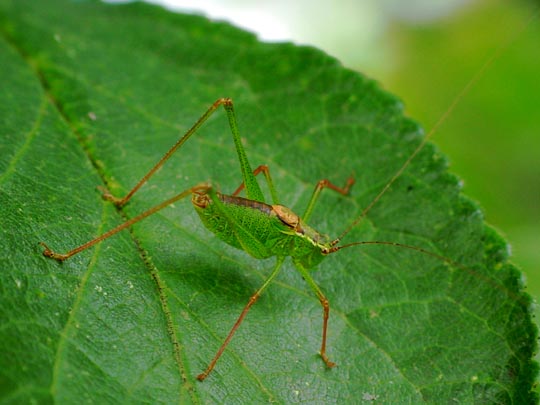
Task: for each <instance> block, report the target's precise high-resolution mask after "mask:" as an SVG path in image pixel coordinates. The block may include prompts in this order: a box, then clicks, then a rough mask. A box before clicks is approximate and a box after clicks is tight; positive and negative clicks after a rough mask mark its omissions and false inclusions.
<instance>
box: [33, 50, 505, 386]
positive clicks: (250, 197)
mask: <svg viewBox="0 0 540 405" xmlns="http://www.w3.org/2000/svg"><path fill="white" fill-rule="evenodd" d="M495 56H496V55H494V56H493V57H492V58H491V59H489V60H488V61H487V62H486V64H485V65H484V67H483V68H482V69H480V71H479V72H478V73H477V75H476V76H474V77H473V78H472V79H471V81H470V82H469V83H468V84H467V86H465V88H464V89H463V90H462V92H461V93H460V94H459V95H458V96H457V97H456V98H455V99H454V102H453V103H452V104H451V106H450V107H449V109H448V110H447V111H446V112H445V114H443V116H442V117H441V118H440V120H439V121H438V122H437V124H436V125H435V126H434V127H433V128H432V130H431V131H430V132H429V133H428V134H427V135H426V136H425V137H424V139H423V140H422V142H421V143H420V144H419V145H418V147H417V148H416V149H415V150H414V151H413V153H412V154H411V155H410V156H409V157H408V158H407V159H406V161H405V162H404V163H403V165H402V166H401V168H400V169H399V170H398V171H397V172H396V173H395V174H394V175H393V176H392V178H391V179H390V180H389V181H388V182H387V183H386V185H385V186H384V187H383V188H382V190H381V191H380V192H379V193H378V194H377V195H376V197H375V198H374V199H373V200H372V201H371V203H370V204H369V205H368V206H367V207H366V208H365V209H364V210H363V211H362V213H361V214H360V215H359V216H358V217H357V218H356V219H355V220H353V221H352V222H351V223H350V225H349V226H348V227H347V228H346V229H345V230H344V231H343V232H342V233H341V234H340V235H339V236H338V237H336V238H334V239H331V238H330V237H328V236H327V235H324V234H321V233H319V232H317V231H316V230H315V229H313V228H311V227H310V226H309V225H307V222H308V220H309V218H310V217H311V214H312V213H313V209H314V207H315V204H316V202H317V200H318V198H319V196H320V193H321V192H322V190H323V189H325V188H329V189H331V190H333V191H335V192H337V193H339V194H342V195H347V194H348V193H349V190H350V188H351V186H352V185H353V183H354V179H353V178H352V177H351V178H349V179H347V180H346V182H345V185H344V186H343V187H339V186H336V185H334V184H333V183H331V182H330V181H328V180H326V179H323V180H320V181H319V182H318V183H317V184H316V186H315V189H314V191H313V194H312V196H311V198H310V200H309V202H308V204H307V207H306V209H305V211H304V213H303V215H302V216H299V215H297V214H295V213H294V212H293V211H291V210H290V209H288V208H287V207H285V206H283V205H281V204H280V202H279V198H278V196H277V192H276V189H275V187H274V184H273V181H272V177H271V175H270V170H269V168H268V166H266V165H260V166H258V167H257V168H256V169H255V170H252V168H251V165H250V163H249V161H248V158H247V155H246V152H245V150H244V147H243V146H242V142H241V138H240V134H239V130H238V126H237V121H236V117H235V111H234V107H233V103H232V100H231V99H229V98H220V99H218V100H216V101H215V102H214V103H213V104H212V105H211V106H210V108H208V110H207V111H206V112H205V113H204V114H203V115H202V116H201V117H200V118H199V119H198V120H197V121H196V122H195V124H194V125H193V126H192V127H191V128H190V129H189V130H188V131H187V132H186V133H185V134H184V135H183V136H182V137H181V138H180V139H179V140H178V141H177V142H176V143H175V144H174V145H173V146H172V147H171V148H170V149H169V150H168V151H167V152H166V153H165V155H163V157H162V158H161V159H160V160H159V161H158V162H157V163H156V164H155V165H154V167H152V168H151V169H150V170H149V171H148V173H147V174H146V175H144V176H143V177H142V178H141V179H140V180H139V181H138V182H137V183H136V185H135V186H134V187H133V188H132V189H131V190H130V191H129V192H128V193H127V194H126V195H125V196H124V197H122V198H117V197H115V196H113V195H112V194H110V193H109V191H108V190H105V191H104V193H103V197H104V199H106V200H109V201H111V202H113V203H114V204H115V205H116V206H118V207H121V206H123V205H125V204H126V203H127V202H128V201H129V200H130V199H131V198H132V197H133V195H134V194H135V193H136V192H137V191H138V190H139V189H140V188H141V187H142V186H143V185H144V184H145V183H146V182H147V181H148V180H149V179H150V177H151V176H152V175H153V174H154V173H156V171H157V170H158V169H159V168H161V167H162V166H163V164H164V163H165V162H166V161H167V160H168V159H169V158H170V157H171V156H172V155H173V154H174V153H175V152H176V151H177V150H178V149H179V148H180V147H181V146H182V145H183V144H184V143H185V142H186V141H187V140H188V139H189V138H190V137H191V136H192V135H193V134H194V133H196V132H197V130H198V129H199V128H200V127H201V126H202V125H203V123H204V122H205V121H206V120H207V119H208V118H209V117H210V116H211V115H212V114H213V113H214V112H215V111H216V110H217V109H219V107H221V106H222V107H224V109H225V111H226V113H227V116H228V121H229V126H230V130H231V133H232V136H233V141H234V144H235V148H236V153H237V157H238V161H239V163H240V169H241V173H242V183H241V184H240V185H239V186H238V188H237V189H236V190H235V191H234V192H233V193H232V194H230V195H226V194H222V193H221V192H220V191H218V190H216V188H215V186H214V185H213V184H211V183H199V184H197V185H195V186H193V187H190V188H188V189H186V190H184V191H182V192H181V193H179V194H177V195H176V196H174V197H172V198H169V199H168V200H166V201H164V202H162V203H160V204H158V205H156V206H154V207H152V208H150V209H149V210H147V211H144V212H143V213H141V214H139V215H137V216H135V217H133V218H132V219H130V220H128V221H126V222H124V223H123V224H121V225H119V226H118V227H116V228H113V229H111V230H109V231H108V232H105V233H104V234H102V235H100V236H98V237H97V238H95V239H92V240H90V241H88V242H86V243H84V244H82V245H80V246H78V247H76V248H74V249H72V250H70V251H69V252H67V253H65V254H62V253H57V252H55V251H53V250H52V249H50V248H49V247H48V246H47V245H46V244H45V243H43V242H41V243H40V244H41V245H42V246H43V247H44V251H43V255H44V256H46V257H49V258H53V259H55V260H58V261H64V260H66V259H68V258H70V257H71V256H73V255H76V254H77V253H80V252H81V251H83V250H85V249H88V248H90V247H91V246H93V245H95V244H97V243H99V242H101V241H103V240H105V239H107V238H109V237H111V236H113V235H115V234H116V233H118V232H120V231H122V230H124V229H126V228H128V227H130V226H131V225H133V224H135V223H137V222H139V221H141V220H142V219H144V218H146V217H148V216H150V215H152V214H154V213H156V212H158V211H160V210H162V209H163V208H165V207H167V206H169V205H171V204H173V203H175V202H177V201H179V200H181V199H184V198H186V197H189V196H190V195H191V199H192V203H193V206H194V208H195V210H196V212H197V214H198V215H199V217H200V219H201V221H202V222H203V224H204V225H205V226H206V228H208V229H209V230H210V231H211V232H213V233H214V234H215V235H216V236H218V237H219V238H220V239H221V240H223V241H224V242H226V243H227V244H229V245H231V246H233V247H235V248H238V249H241V250H244V251H245V252H246V253H248V254H250V255H251V256H253V257H254V258H257V259H265V258H269V257H272V256H276V263H275V265H274V267H273V269H272V271H271V272H270V275H269V276H268V277H267V278H266V279H265V281H264V282H263V284H262V285H261V286H260V287H259V289H258V290H257V291H256V292H255V293H254V294H253V295H252V296H251V297H250V299H249V301H248V303H247V304H246V305H245V307H244V309H243V310H242V312H241V313H240V316H239V317H238V319H237V321H236V322H235V323H234V325H233V327H232V328H231V330H230V332H229V334H228V335H227V337H226V338H225V340H224V341H223V343H222V344H221V346H220V347H219V349H218V351H217V352H216V354H215V356H214V358H213V359H212V360H211V361H210V363H209V364H208V366H207V368H206V369H205V370H204V371H203V372H202V373H201V374H199V375H198V376H197V378H198V379H199V380H200V381H203V380H204V379H206V378H207V377H208V375H209V374H210V373H211V371H212V370H213V369H214V367H215V365H216V363H217V361H218V360H219V358H220V357H221V355H222V353H223V351H224V350H225V348H226V347H227V345H228V344H229V342H230V340H231V339H232V337H233V335H234V334H235V332H236V330H237V329H238V328H239V326H240V324H241V323H242V321H243V320H244V318H245V316H246V315H247V313H248V311H249V309H250V308H251V307H252V306H253V304H254V303H255V302H256V301H257V299H258V298H259V297H260V295H261V294H262V293H263V292H264V290H265V289H266V288H267V287H268V286H269V285H270V284H271V283H272V281H273V280H274V279H275V277H276V276H277V275H278V274H279V272H280V270H281V267H282V265H283V263H284V260H285V258H286V257H287V256H290V257H291V259H292V261H293V263H294V265H295V267H296V268H297V269H298V271H299V272H300V274H301V275H302V277H303V278H304V280H306V282H307V283H308V285H309V287H310V288H311V289H312V290H313V292H314V293H315V295H316V296H317V298H318V300H319V302H320V304H321V306H322V307H323V325H322V341H321V347H320V352H319V353H320V356H321V358H322V359H323V361H324V363H325V365H326V366H327V367H329V368H332V367H334V366H335V363H334V362H332V361H331V360H330V359H329V357H328V355H327V352H326V341H327V329H328V319H329V311H330V304H329V301H328V299H327V298H326V297H325V295H324V293H323V292H322V290H321V289H320V287H319V286H318V285H317V284H316V282H315V281H314V279H313V278H312V277H311V275H310V273H309V270H310V269H312V268H314V267H316V266H317V265H318V264H319V263H320V262H321V261H322V260H323V259H324V258H325V257H326V256H328V255H329V254H332V253H335V252H337V251H339V250H341V249H343V248H347V247H351V246H358V245H368V244H378V245H390V246H395V247H400V248H406V249H411V250H415V251H418V252H420V253H423V254H426V255H429V256H432V257H435V258H437V259H439V260H441V261H443V262H446V263H447V264H450V265H453V266H456V267H459V268H462V269H464V266H462V265H460V264H459V263H456V262H454V261H452V260H450V259H448V258H446V257H444V256H441V255H438V254H436V253H433V252H430V251H427V250H424V249H422V248H419V247H416V246H411V245H406V244H401V243H396V242H389V241H361V242H352V243H348V244H344V245H343V244H342V245H340V243H341V240H342V239H343V237H344V236H346V235H347V234H348V233H349V232H350V231H351V230H352V229H353V228H354V227H355V226H356V225H358V224H359V223H360V221H361V220H362V219H363V218H364V217H365V216H366V214H367V213H368V211H369V210H370V209H371V208H372V207H373V206H374V205H375V204H376V203H377V201H379V199H380V198H381V197H382V196H383V195H384V194H385V193H386V191H387V190H388V188H389V187H390V186H391V185H392V184H393V183H394V182H395V180H396V179H397V178H399V177H400V176H401V174H402V173H403V171H404V170H405V169H406V168H407V167H408V165H409V164H410V162H411V161H412V160H413V159H414V157H415V156H416V155H417V154H418V152H419V151H420V150H421V149H422V148H423V147H424V145H425V144H426V142H427V141H428V140H429V138H430V137H431V136H432V135H433V133H435V132H436V130H437V128H438V127H439V125H440V124H441V123H442V122H443V121H444V120H445V119H446V118H447V117H448V115H449V114H450V113H451V111H452V110H453V108H454V107H455V106H456V104H457V102H458V101H459V100H460V99H461V98H462V97H463V96H464V95H465V94H466V93H467V92H468V91H469V89H470V87H471V86H472V84H474V82H476V80H477V79H478V77H480V75H481V74H482V73H483V71H484V70H485V68H486V66H487V65H489V64H490V63H491V62H492V61H493V59H494V58H495ZM260 173H263V175H264V177H265V180H266V182H267V184H268V189H269V191H270V194H271V197H272V204H268V203H265V202H264V196H263V193H262V190H261V188H260V186H259V183H258V182H257V178H256V176H257V175H259V174H260ZM243 189H245V193H246V197H245V198H244V197H240V196H239V194H240V192H241V191H242V190H243Z"/></svg>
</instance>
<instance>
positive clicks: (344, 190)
mask: <svg viewBox="0 0 540 405" xmlns="http://www.w3.org/2000/svg"><path fill="white" fill-rule="evenodd" d="M353 184H354V178H353V177H349V178H348V179H347V182H346V183H345V186H343V187H339V186H336V185H335V184H333V183H331V182H330V180H328V179H323V180H319V182H318V183H317V185H316V186H315V190H313V194H312V195H311V199H310V200H309V203H308V206H307V208H306V211H305V212H304V215H303V216H302V219H303V220H304V221H306V222H307V221H308V220H309V218H310V217H311V214H312V213H313V208H315V203H316V202H317V200H318V199H319V196H320V194H321V192H322V190H323V189H325V188H329V189H331V190H334V191H335V192H337V193H339V194H342V195H348V194H349V190H350V188H351V186H352V185H353Z"/></svg>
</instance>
